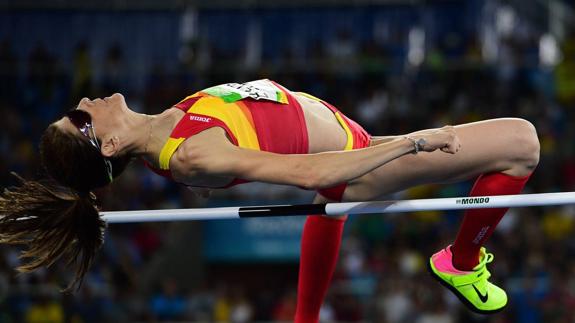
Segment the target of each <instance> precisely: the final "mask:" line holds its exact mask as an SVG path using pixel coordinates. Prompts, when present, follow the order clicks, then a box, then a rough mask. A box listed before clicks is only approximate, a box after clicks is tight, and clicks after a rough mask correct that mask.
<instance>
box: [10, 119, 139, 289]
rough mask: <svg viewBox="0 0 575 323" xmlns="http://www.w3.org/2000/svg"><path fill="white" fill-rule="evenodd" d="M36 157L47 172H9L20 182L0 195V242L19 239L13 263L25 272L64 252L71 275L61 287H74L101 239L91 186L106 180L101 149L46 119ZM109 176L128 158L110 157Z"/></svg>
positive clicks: (89, 262) (80, 278)
mask: <svg viewBox="0 0 575 323" xmlns="http://www.w3.org/2000/svg"><path fill="white" fill-rule="evenodd" d="M40 156H41V162H42V165H43V167H44V169H45V170H46V172H47V174H48V177H49V178H47V179H45V180H41V181H29V180H26V179H23V178H21V177H19V176H18V175H16V174H14V175H15V176H16V177H17V178H18V179H19V181H20V184H21V185H20V186H17V187H12V188H8V189H5V190H4V192H3V193H2V194H1V195H0V214H1V215H2V216H1V217H0V243H7V244H17V245H25V246H27V249H26V250H24V251H23V252H22V254H21V257H22V258H24V259H27V260H28V261H27V262H26V263H24V264H23V265H21V266H20V267H19V268H18V271H20V272H29V271H33V270H35V269H38V268H40V267H43V266H50V265H52V264H53V263H54V262H55V261H57V260H58V259H60V258H62V257H63V258H64V260H65V262H66V265H67V266H74V267H75V272H76V276H75V278H74V280H73V281H72V282H71V283H70V284H69V285H68V286H67V287H66V289H65V291H69V290H71V289H73V288H74V287H80V285H81V283H82V279H83V277H84V275H85V274H86V273H87V271H88V269H89V267H90V265H91V263H92V261H93V260H94V257H95V256H96V252H97V251H98V250H99V249H100V247H101V246H102V244H103V242H104V229H105V227H106V225H105V222H104V221H103V220H102V219H101V218H100V215H99V209H98V207H97V203H96V196H95V195H94V194H93V193H92V192H91V191H92V190H93V189H96V188H100V187H104V186H106V185H108V184H109V179H108V176H107V173H106V170H105V166H104V159H103V156H102V155H101V153H100V152H99V151H98V150H97V149H95V148H94V147H93V146H92V145H91V144H90V143H89V142H88V140H87V139H86V138H84V137H81V136H79V135H73V134H71V133H67V132H65V131H63V130H61V129H59V128H58V127H57V126H55V125H54V124H52V125H50V126H49V127H48V128H47V129H46V131H45V132H44V134H43V135H42V139H41V141H40ZM110 161H111V162H112V167H113V176H114V177H116V176H118V175H119V174H120V173H121V172H122V171H123V170H124V169H125V168H126V166H127V165H128V163H129V158H128V157H122V158H111V159H110Z"/></svg>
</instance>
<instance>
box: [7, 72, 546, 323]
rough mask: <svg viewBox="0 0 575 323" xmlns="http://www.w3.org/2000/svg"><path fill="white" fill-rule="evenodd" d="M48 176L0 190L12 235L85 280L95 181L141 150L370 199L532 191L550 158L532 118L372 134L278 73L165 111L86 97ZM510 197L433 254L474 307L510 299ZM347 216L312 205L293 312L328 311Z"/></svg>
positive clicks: (166, 159) (215, 178)
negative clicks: (505, 224) (504, 245)
mask: <svg viewBox="0 0 575 323" xmlns="http://www.w3.org/2000/svg"><path fill="white" fill-rule="evenodd" d="M40 154H41V160H42V164H43V166H44V168H45V169H46V171H47V173H48V175H49V176H50V177H51V178H50V179H48V180H43V181H29V180H25V179H21V185H20V186H17V187H13V188H10V189H6V190H5V191H4V193H3V194H2V196H0V214H2V215H3V217H2V218H0V242H3V243H8V244H25V245H27V247H28V248H27V250H26V251H25V252H24V256H25V258H26V259H29V261H28V262H27V263H25V264H24V265H22V266H21V267H20V268H19V270H20V271H24V272H27V271H31V270H34V269H37V268H39V267H42V266H49V265H51V264H52V263H53V262H54V261H56V260H57V259H59V258H60V257H62V256H63V257H64V258H65V259H66V260H67V261H69V263H70V264H75V265H76V277H75V279H74V281H73V282H72V283H71V284H70V285H69V286H68V287H69V288H71V287H72V286H77V285H78V284H79V283H81V281H82V278H83V276H84V275H85V274H86V272H87V270H88V268H89V266H90V264H91V262H92V261H93V259H94V256H95V254H96V252H97V250H98V249H99V248H100V247H101V245H102V243H103V231H104V228H105V223H104V221H103V220H102V219H101V218H100V217H99V213H98V209H97V207H96V204H95V202H96V201H95V195H94V194H92V193H91V191H92V190H94V189H97V188H100V187H104V186H106V185H109V184H111V183H112V181H113V179H114V178H115V177H117V176H118V175H120V173H122V172H123V170H124V169H125V167H126V166H127V165H128V163H129V162H130V161H131V160H133V159H135V158H139V159H141V160H142V161H144V162H145V163H146V164H147V165H148V167H149V168H150V169H152V170H153V171H155V172H156V173H158V174H160V175H162V176H165V177H168V178H170V179H172V180H173V181H175V182H178V183H181V184H183V185H186V186H192V187H201V188H203V189H209V188H226V187H230V186H232V185H236V184H241V183H245V182H249V181H259V182H267V183H275V184H285V185H293V186H298V187H301V188H304V189H308V190H316V191H317V195H316V197H315V199H314V203H327V202H340V201H370V200H375V199H378V198H380V197H382V196H385V195H388V194H390V193H393V192H398V191H401V190H404V189H407V188H409V187H412V186H416V185H421V184H428V183H451V182H457V181H464V180H469V179H474V178H476V181H475V185H474V186H473V188H472V190H471V192H470V196H483V195H505V194H517V193H520V192H521V190H522V188H523V187H524V185H525V183H526V182H527V180H528V179H529V177H530V175H531V173H532V172H533V170H534V169H535V167H536V166H537V164H538V161H539V140H538V138H537V133H536V130H535V128H534V126H533V125H532V124H531V123H530V122H528V121H526V120H523V119H518V118H502V119H493V120H485V121H480V122H473V123H468V124H462V125H456V126H445V127H442V128H438V129H428V130H422V131H417V132H414V133H410V134H406V135H399V136H385V137H379V136H370V135H369V134H368V133H367V132H366V131H365V130H364V129H363V128H362V127H361V126H359V125H358V124H357V123H355V122H354V121H352V120H351V119H349V118H347V117H346V116H344V115H343V114H342V113H341V112H339V111H338V110H337V109H336V108H335V107H334V106H332V105H330V104H329V103H327V102H325V101H323V100H321V99H318V98H315V97H313V96H311V95H308V94H305V93H301V92H292V91H290V90H288V89H286V88H285V87H283V86H281V85H279V84H277V83H275V82H273V81H270V80H258V81H253V82H248V83H243V84H238V83H228V84H222V85H218V86H214V87H210V88H207V89H204V90H202V91H199V92H197V93H195V94H193V95H191V96H189V97H187V98H185V99H184V100H182V101H180V102H179V103H177V104H176V105H174V106H173V107H171V108H169V109H167V110H165V111H163V112H162V113H160V114H158V115H145V114H140V113H136V112H134V111H132V110H130V109H129V107H128V106H127V105H126V102H125V100H124V97H123V96H122V95H121V94H114V95H112V96H110V97H107V98H104V99H95V100H89V99H87V98H84V99H82V100H81V101H80V102H79V104H78V106H77V108H76V109H74V110H72V111H70V112H68V113H67V114H66V115H65V116H64V117H62V118H61V119H59V120H57V121H56V122H54V123H52V124H50V126H49V127H48V128H47V129H46V131H45V132H44V134H43V136H42V139H41V143H40ZM506 211H507V209H506V208H496V209H478V210H468V211H466V212H465V217H464V219H463V223H462V225H461V228H460V230H459V233H458V234H457V237H456V239H455V241H454V242H453V244H451V245H449V246H446V247H445V248H444V249H442V250H440V251H438V252H437V253H435V254H434V255H432V256H431V257H430V259H429V269H430V272H431V273H432V275H433V276H434V277H435V278H436V279H437V280H439V282H441V283H442V284H443V285H444V286H446V287H448V288H449V289H450V290H451V291H452V292H454V293H455V295H457V296H458V297H459V299H461V300H462V302H463V303H465V304H466V305H467V306H468V307H469V308H470V309H471V310H473V311H475V312H479V313H493V312H497V311H499V310H501V309H503V308H504V307H505V306H506V304H507V296H506V293H505V291H503V290H502V289H501V288H499V287H497V286H496V285H494V284H493V283H491V282H489V277H490V274H489V271H488V270H487V264H488V263H490V262H491V261H492V260H493V255H492V254H491V253H487V252H486V251H485V248H484V247H482V246H483V244H484V243H485V241H486V240H487V239H488V238H489V236H491V234H492V233H493V230H494V229H495V227H496V226H497V224H498V222H499V220H500V219H501V218H502V217H503V215H504V214H505V212H506ZM345 219H346V217H345V216H342V217H339V218H333V217H329V218H328V217H326V216H322V215H321V214H318V215H314V216H309V217H308V218H307V221H306V223H305V226H304V231H303V236H302V243H301V260H300V269H299V282H298V297H297V311H296V318H295V322H306V323H307V322H317V321H318V317H319V311H320V307H321V304H322V302H323V299H324V297H325V294H326V291H327V288H328V286H329V283H330V280H331V278H332V274H333V272H334V269H335V265H336V262H337V257H338V252H339V247H340V241H341V236H342V230H343V225H344V222H345Z"/></svg>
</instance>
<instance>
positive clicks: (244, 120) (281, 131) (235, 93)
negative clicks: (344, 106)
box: [145, 79, 309, 188]
mask: <svg viewBox="0 0 575 323" xmlns="http://www.w3.org/2000/svg"><path fill="white" fill-rule="evenodd" d="M174 107H176V108H178V109H180V110H182V111H184V112H186V114H185V115H184V116H183V117H182V119H181V120H180V121H179V122H178V124H177V125H176V127H175V128H174V129H173V131H172V133H171V135H170V138H169V139H168V140H167V141H166V143H165V144H164V147H163V148H162V150H161V152H160V157H159V166H160V169H157V168H155V167H153V166H152V165H150V164H149V163H147V162H145V163H146V165H147V166H148V167H149V168H150V169H152V170H153V171H154V172H156V173H157V174H159V175H162V176H165V177H167V178H170V179H172V180H173V178H172V176H171V172H170V170H169V164H170V158H171V157H172V155H173V154H174V152H175V151H176V150H177V149H178V147H179V145H180V144H181V143H182V142H184V140H186V139H187V138H189V137H190V136H193V135H195V134H197V133H199V132H201V131H203V130H206V129H208V128H212V127H221V128H223V129H224V130H225V131H226V134H227V135H228V136H229V138H230V139H231V140H232V142H233V144H234V145H236V146H239V147H241V148H248V149H255V150H261V151H268V152H273V153H278V154H306V153H308V150H309V143H308V134H307V127H306V124H305V119H304V115H303V111H302V108H301V106H300V105H299V103H298V101H297V100H296V99H295V98H294V97H293V95H292V94H291V93H290V91H289V90H287V89H286V88H284V87H282V86H281V85H279V84H277V83H275V82H273V81H270V80H267V79H263V80H257V81H253V82H248V83H243V84H238V83H227V84H221V85H217V86H214V87H210V88H207V89H204V90H201V91H199V92H197V93H195V94H193V95H190V96H188V97H186V98H185V99H183V100H182V101H180V102H179V103H177V104H176V105H175V106H174ZM246 182H248V181H246V180H243V179H239V178H236V179H234V180H233V181H232V182H231V183H230V184H228V185H226V186H224V187H222V188H227V187H230V186H233V185H236V184H240V183H246Z"/></svg>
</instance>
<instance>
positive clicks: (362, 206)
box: [100, 192, 575, 223]
mask: <svg viewBox="0 0 575 323" xmlns="http://www.w3.org/2000/svg"><path fill="white" fill-rule="evenodd" d="M477 198H479V197H475V198H471V197H454V198H440V199H420V200H399V201H371V202H350V203H328V204H326V206H325V207H326V214H328V215H341V214H373V213H399V212H417V211H431V210H463V209H483V208H497V207H527V206H545V205H565V204H575V192H563V193H541V194H521V195H500V196H486V197H481V198H482V199H483V200H482V201H478V202H476V203H468V202H467V201H469V200H473V199H477ZM487 199H489V200H488V201H487ZM265 207H266V208H268V207H269V209H271V210H273V209H274V207H276V206H275V205H269V206H265ZM281 207H282V208H284V209H285V208H286V207H288V208H289V206H285V205H282V206H281ZM239 210H240V207H218V208H201V209H171V210H141V211H115V212H102V213H100V215H101V216H102V217H103V219H104V220H106V221H107V222H108V223H130V222H156V221H157V222H160V221H196V220H222V219H237V218H239ZM256 212H257V211H254V213H256Z"/></svg>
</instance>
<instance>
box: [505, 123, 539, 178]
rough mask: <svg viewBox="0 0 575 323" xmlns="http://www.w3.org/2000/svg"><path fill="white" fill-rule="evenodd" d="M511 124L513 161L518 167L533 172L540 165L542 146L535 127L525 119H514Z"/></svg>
mask: <svg viewBox="0 0 575 323" xmlns="http://www.w3.org/2000/svg"><path fill="white" fill-rule="evenodd" d="M509 121H510V122H511V125H510V128H511V129H510V130H511V133H512V135H511V140H512V142H511V143H510V146H511V147H510V151H511V152H512V154H511V155H512V156H511V158H512V160H513V162H514V163H515V164H517V166H518V167H522V168H525V170H526V172H532V171H533V169H535V167H537V165H538V164H539V153H540V144H539V137H538V136H537V129H536V128H535V126H534V125H533V124H532V123H531V122H529V121H528V120H525V119H520V118H513V119H510V120H509Z"/></svg>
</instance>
